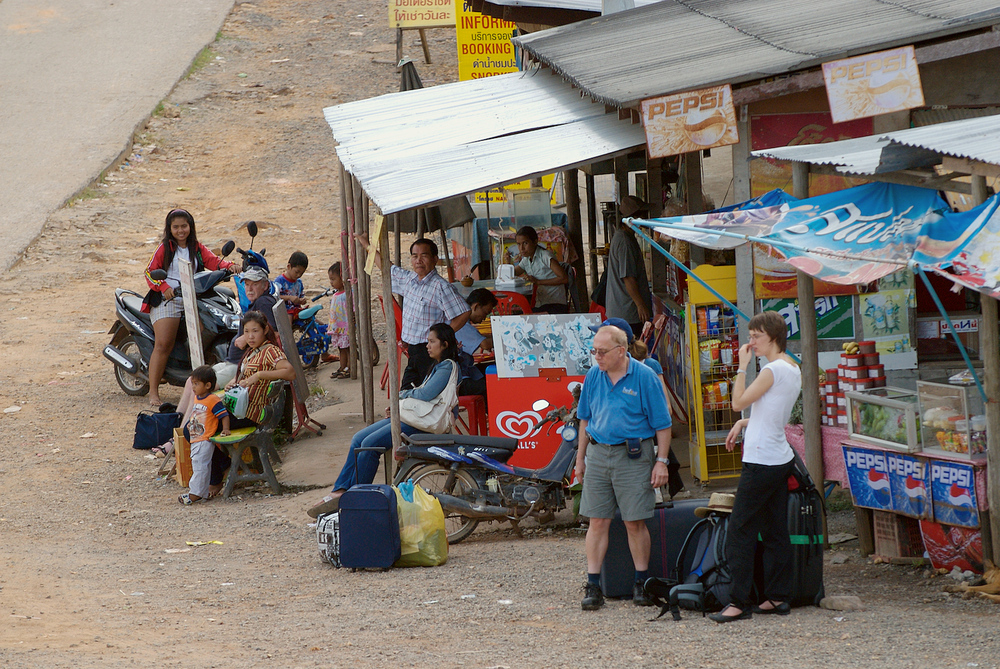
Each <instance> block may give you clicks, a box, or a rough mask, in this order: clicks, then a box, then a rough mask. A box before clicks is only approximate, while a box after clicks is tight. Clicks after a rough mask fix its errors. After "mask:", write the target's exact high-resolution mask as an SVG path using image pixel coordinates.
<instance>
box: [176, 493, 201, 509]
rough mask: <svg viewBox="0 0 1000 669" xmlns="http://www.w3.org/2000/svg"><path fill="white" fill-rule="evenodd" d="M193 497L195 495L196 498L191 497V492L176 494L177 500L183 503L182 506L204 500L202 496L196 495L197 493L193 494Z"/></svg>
mask: <svg viewBox="0 0 1000 669" xmlns="http://www.w3.org/2000/svg"><path fill="white" fill-rule="evenodd" d="M195 497H197V499H192V498H191V493H189V492H186V493H184V494H183V495H180V496H178V497H177V501H178V502H180V503H181V504H183V505H184V506H191V505H192V504H195V503H197V502H203V501H205V499H204V498H203V497H198V496H197V495H195Z"/></svg>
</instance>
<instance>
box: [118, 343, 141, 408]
mask: <svg viewBox="0 0 1000 669" xmlns="http://www.w3.org/2000/svg"><path fill="white" fill-rule="evenodd" d="M115 346H117V347H118V350H120V351H121V352H122V353H124V354H125V355H126V356H127V357H128V358H130V359H132V360H133V361H134V362H135V363H136V364H139V363H141V361H142V354H141V353H139V345H138V344H136V343H135V339H133V338H132V335H126V336H125V337H123V338H122V339H120V340H119V341H118V342H117V343H116V344H115ZM115 381H117V382H118V387H119V388H121V389H122V390H123V391H124V392H125V394H126V395H145V394H147V393H149V381H146V380H144V379H142V378H141V377H138V376H135V375H133V374H129V373H128V372H126V371H125V370H124V369H122V368H121V367H119V366H118V365H115Z"/></svg>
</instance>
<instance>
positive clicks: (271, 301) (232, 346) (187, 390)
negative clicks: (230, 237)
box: [154, 266, 278, 483]
mask: <svg viewBox="0 0 1000 669" xmlns="http://www.w3.org/2000/svg"><path fill="white" fill-rule="evenodd" d="M240 278H242V279H243V286H244V289H245V290H246V294H247V298H249V300H250V307H249V308H248V309H247V312H250V311H259V312H261V313H262V314H264V318H266V319H267V322H268V324H269V325H270V326H271V330H272V331H274V332H277V331H278V326H277V325H276V324H275V322H274V311H272V309H273V307H274V305H275V304H276V303H277V301H278V298H276V297H275V296H274V295H272V294H271V282H270V280H269V279H268V276H267V272H266V271H264V268H262V267H257V266H252V267H249V268H247V269H246V271H244V272H243V273H242V274H241V275H240ZM246 347H247V344H246V339H245V337H244V336H243V323H242V322H241V323H240V329H239V332H238V333H237V335H236V336H235V337H233V340H232V341H231V342H229V355H227V356H226V359H225V360H223V361H222V362H218V363H216V364H214V365H212V369H214V370H215V376H216V379H217V387H219V388H225V387H226V385H227V384H228V383H229V382H230V381H232V380H233V379H234V378H235V377H236V369H237V367H238V366H239V364H240V360H241V359H242V358H243V353H244V352H245V349H246ZM193 406H194V390H193V389H192V388H191V379H190V378H189V379H188V380H187V381H185V382H184V391H183V392H182V393H181V399H180V401H179V402H178V403H177V411H178V412H180V413H182V414H184V421H183V422H182V423H181V425H183V424H184V423H186V422H187V419H188V418H189V415H188V414H189V412H190V411H191V408H192V407H193ZM173 441H174V440H173V439H171V440H169V441H168V442H166V443H165V444H163V445H162V446H159V447H157V448H156V449H154V453H155V452H156V451H159V453H157V455H160V454H162V455H168V454H169V453H170V452H171V450H173ZM213 483H214V482H213Z"/></svg>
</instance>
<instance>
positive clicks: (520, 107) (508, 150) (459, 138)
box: [323, 72, 646, 214]
mask: <svg viewBox="0 0 1000 669" xmlns="http://www.w3.org/2000/svg"><path fill="white" fill-rule="evenodd" d="M323 113H324V115H325V117H326V121H327V123H328V124H329V125H330V129H331V130H332V131H333V136H334V138H335V139H336V140H337V142H338V143H339V145H338V147H337V155H338V157H339V158H340V160H341V163H342V164H343V165H344V168H345V169H346V170H347V171H348V172H350V173H351V174H353V175H354V176H355V177H356V178H357V179H358V181H360V182H361V185H362V187H363V188H364V190H365V192H366V193H367V194H368V196H369V197H370V198H371V199H372V201H373V202H374V203H375V204H376V205H377V206H378V207H379V209H381V211H382V213H384V214H391V213H395V212H398V211H403V210H406V209H411V208H414V207H422V206H426V205H429V204H435V203H437V202H440V201H442V200H445V199H447V198H449V197H453V196H456V195H464V194H467V193H473V192H476V191H482V190H486V189H487V188H493V187H496V186H500V185H503V184H507V183H512V182H516V181H521V180H524V179H528V178H531V177H535V176H542V175H544V174H550V173H552V172H557V171H560V170H565V169H569V168H572V167H578V166H581V165H586V164H588V163H590V162H593V161H594V160H597V159H599V158H604V157H607V156H613V155H618V154H622V153H626V152H628V151H629V150H631V149H634V148H636V147H640V146H643V145H645V143H646V138H645V135H644V133H643V130H642V126H641V125H638V124H633V123H632V121H631V118H628V119H625V120H619V118H618V114H617V113H611V114H608V113H606V111H605V108H604V106H603V105H599V104H595V103H594V102H593V101H592V100H590V99H589V98H586V97H581V95H580V92H579V91H577V90H574V89H573V88H572V87H571V86H569V85H568V84H566V83H565V82H564V81H563V80H562V79H561V78H559V77H557V76H553V75H551V74H549V73H545V72H540V73H534V74H531V73H528V74H525V73H520V72H515V73H512V74H505V75H500V76H496V77H488V78H486V79H477V80H474V81H463V82H458V83H454V84H446V85H442V86H434V87H431V88H423V89H420V90H415V91H406V92H402V93H390V94H388V95H382V96H379V97H376V98H369V99H367V100H359V101H357V102H348V103H345V104H342V105H338V106H336V107H327V108H326V109H324V110H323Z"/></svg>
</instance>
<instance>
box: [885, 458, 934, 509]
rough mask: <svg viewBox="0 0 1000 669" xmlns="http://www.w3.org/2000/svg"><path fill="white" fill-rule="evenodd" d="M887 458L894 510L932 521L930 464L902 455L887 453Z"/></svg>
mask: <svg viewBox="0 0 1000 669" xmlns="http://www.w3.org/2000/svg"><path fill="white" fill-rule="evenodd" d="M885 456H886V461H887V463H888V466H889V486H890V489H891V490H892V510H893V511H895V512H896V513H901V514H903V515H905V516H911V517H913V518H924V519H927V520H930V518H931V514H932V505H931V494H930V476H929V474H930V467H929V463H928V462H927V461H926V460H920V459H917V458H915V457H913V456H910V455H904V454H902V453H886V454H885Z"/></svg>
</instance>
